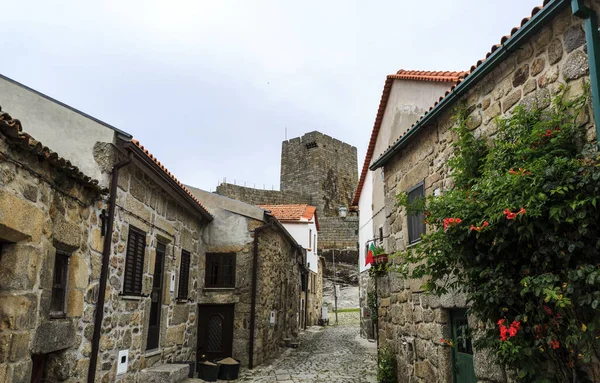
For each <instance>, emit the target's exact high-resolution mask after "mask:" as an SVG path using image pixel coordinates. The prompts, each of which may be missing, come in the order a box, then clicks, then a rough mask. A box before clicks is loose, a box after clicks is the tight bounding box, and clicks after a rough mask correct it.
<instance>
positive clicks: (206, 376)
mask: <svg viewBox="0 0 600 383" xmlns="http://www.w3.org/2000/svg"><path fill="white" fill-rule="evenodd" d="M219 369H220V368H219V364H218V363H211V362H199V363H198V364H197V365H196V371H197V372H198V377H199V378H200V379H202V380H205V381H207V382H216V381H217V379H218V378H219Z"/></svg>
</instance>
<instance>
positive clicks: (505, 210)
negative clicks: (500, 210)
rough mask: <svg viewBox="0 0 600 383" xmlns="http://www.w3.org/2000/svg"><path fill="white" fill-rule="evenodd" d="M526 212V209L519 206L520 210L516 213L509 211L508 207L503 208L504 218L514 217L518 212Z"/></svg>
mask: <svg viewBox="0 0 600 383" xmlns="http://www.w3.org/2000/svg"><path fill="white" fill-rule="evenodd" d="M526 212H527V210H525V208H521V210H519V211H518V212H516V213H513V212H512V211H510V209H504V215H505V216H506V219H515V218H516V217H517V216H518V215H519V214H525V213H526Z"/></svg>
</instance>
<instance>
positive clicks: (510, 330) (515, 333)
mask: <svg viewBox="0 0 600 383" xmlns="http://www.w3.org/2000/svg"><path fill="white" fill-rule="evenodd" d="M508 334H509V335H510V336H511V337H513V336H515V335H517V329H516V328H515V327H513V326H510V328H509V329H508Z"/></svg>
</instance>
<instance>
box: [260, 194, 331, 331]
mask: <svg viewBox="0 0 600 383" xmlns="http://www.w3.org/2000/svg"><path fill="white" fill-rule="evenodd" d="M259 207H260V208H261V209H264V210H265V211H266V212H268V213H270V214H272V215H273V216H274V217H275V218H277V220H278V221H279V222H281V224H282V225H283V227H285V229H286V230H287V231H288V232H289V233H290V234H291V235H292V237H294V239H295V240H296V242H297V243H298V244H300V246H302V247H303V248H304V249H305V251H306V263H307V268H308V283H307V285H306V289H305V290H304V291H305V292H306V294H305V297H304V299H305V300H304V302H306V304H305V305H304V304H303V305H302V307H303V309H304V310H306V315H305V316H304V317H303V321H302V324H305V325H304V326H303V327H305V326H314V325H316V324H318V323H319V319H321V309H322V307H323V268H324V265H325V263H324V260H323V258H322V257H319V255H318V254H317V246H318V242H319V240H320V238H319V228H320V227H319V219H318V216H317V212H316V209H317V208H316V207H315V206H309V205H306V204H292V205H259Z"/></svg>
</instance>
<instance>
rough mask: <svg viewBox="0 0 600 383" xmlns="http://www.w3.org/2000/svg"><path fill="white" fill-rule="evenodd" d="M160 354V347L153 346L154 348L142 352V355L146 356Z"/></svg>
mask: <svg viewBox="0 0 600 383" xmlns="http://www.w3.org/2000/svg"><path fill="white" fill-rule="evenodd" d="M160 354H162V350H161V349H160V348H155V349H152V350H147V351H146V352H145V353H144V356H145V357H146V358H149V357H151V356H155V355H160Z"/></svg>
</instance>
